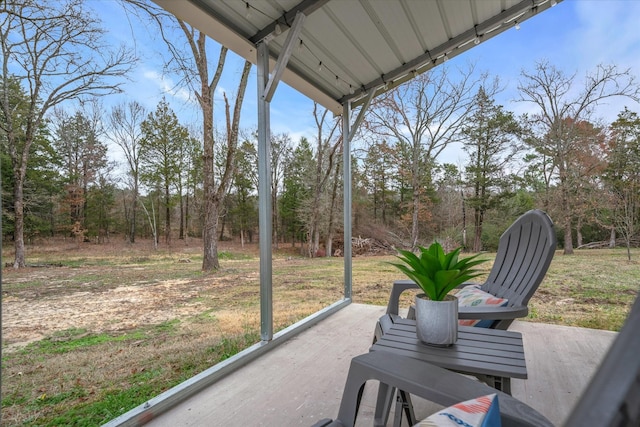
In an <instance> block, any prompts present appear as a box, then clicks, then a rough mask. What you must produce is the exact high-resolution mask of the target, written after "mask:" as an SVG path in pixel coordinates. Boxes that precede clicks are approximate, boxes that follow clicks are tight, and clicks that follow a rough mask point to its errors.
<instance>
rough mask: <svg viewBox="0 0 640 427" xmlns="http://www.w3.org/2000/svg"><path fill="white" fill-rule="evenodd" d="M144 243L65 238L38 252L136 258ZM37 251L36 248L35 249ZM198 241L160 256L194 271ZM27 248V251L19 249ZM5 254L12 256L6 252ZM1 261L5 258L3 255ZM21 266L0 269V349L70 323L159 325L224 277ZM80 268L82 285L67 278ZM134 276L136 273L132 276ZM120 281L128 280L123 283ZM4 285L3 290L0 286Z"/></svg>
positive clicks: (146, 269)
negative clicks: (78, 242)
mask: <svg viewBox="0 0 640 427" xmlns="http://www.w3.org/2000/svg"><path fill="white" fill-rule="evenodd" d="M147 246H149V243H148V242H146V243H141V244H136V248H132V247H131V245H127V244H126V243H112V244H109V245H108V246H107V245H93V244H83V245H82V247H81V248H78V247H77V245H75V244H73V243H71V244H70V243H66V244H65V243H62V244H58V245H57V246H56V245H53V244H52V245H50V246H47V247H46V248H45V252H46V255H43V258H45V257H46V258H48V259H51V258H55V253H56V252H64V255H63V256H64V257H65V258H69V257H73V256H74V255H82V256H84V257H86V259H91V258H92V257H110V256H122V254H123V253H126V254H127V256H128V257H129V258H130V259H131V260H132V262H134V261H135V260H136V258H139V259H141V260H144V259H145V257H146V256H147V255H146V254H149V253H150V252H149V251H148V248H147ZM231 249H233V251H234V252H238V251H240V252H246V253H254V252H256V250H257V249H256V247H255V245H252V246H251V247H245V248H242V247H240V245H234V247H233V248H232V247H231V245H224V246H222V247H221V251H225V250H231ZM39 250H40V251H42V248H40V249H39ZM200 250H201V249H200V248H199V242H192V243H191V244H190V245H189V246H184V245H181V246H180V247H178V248H177V249H176V248H175V247H174V248H172V249H171V251H169V252H168V253H166V254H165V255H163V256H168V257H171V258H172V259H174V260H175V262H176V263H184V264H185V269H189V270H191V271H193V270H199V269H200V263H199V262H200V261H191V258H193V257H195V256H199V255H200V254H199V252H200ZM27 253H28V254H29V251H27ZM11 259H12V258H11ZM4 261H5V262H9V259H8V257H7V256H6V255H5V257H4ZM30 262H31V264H30V265H31V266H30V267H28V268H27V269H26V270H20V271H15V270H14V269H13V268H5V269H4V270H3V282H4V283H5V285H4V286H3V292H2V341H3V343H4V344H5V347H4V349H5V350H11V349H12V348H15V347H22V346H24V345H26V344H28V343H29V342H32V341H37V340H40V339H43V338H45V337H47V336H51V335H52V334H53V333H55V332H57V331H63V330H67V329H71V328H77V329H86V330H88V331H92V332H118V331H126V330H132V329H135V328H138V327H140V326H141V325H149V324H159V323H162V322H164V321H168V320H171V319H176V318H184V317H188V316H192V315H196V314H198V313H199V312H201V311H202V307H201V305H202V304H203V303H202V302H201V301H198V300H197V297H198V296H199V295H203V294H210V293H211V292H212V291H214V290H215V288H217V287H219V286H221V285H224V282H226V281H227V280H228V279H225V278H224V277H223V278H220V279H217V278H212V277H202V278H199V279H198V278H195V279H194V278H191V279H168V280H157V279H151V278H150V276H149V275H150V270H151V269H153V267H152V266H136V265H135V264H132V265H131V266H124V267H121V268H119V269H118V271H112V267H104V266H99V265H91V263H89V266H86V265H83V266H81V267H75V266H74V267H69V266H61V265H51V264H37V263H38V261H37V260H36V261H35V262H36V265H34V264H33V260H32V261H29V255H27V263H30ZM78 275H81V276H82V277H87V278H89V281H88V282H86V283H83V284H82V286H77V285H69V284H70V283H72V280H73V279H74V278H75V277H76V276H78ZM105 276H106V277H110V278H111V280H107V281H100V282H92V281H91V278H94V277H105ZM136 278H137V279H138V280H136ZM33 281H39V282H41V285H40V286H37V287H34V286H30V287H26V288H21V287H20V283H21V282H24V283H26V282H33ZM123 282H126V283H128V284H123ZM7 289H9V290H7Z"/></svg>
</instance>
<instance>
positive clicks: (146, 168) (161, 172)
mask: <svg viewBox="0 0 640 427" xmlns="http://www.w3.org/2000/svg"><path fill="white" fill-rule="evenodd" d="M141 127H142V134H143V138H142V142H141V147H140V148H141V156H140V157H141V159H142V163H141V166H142V174H141V178H142V181H143V182H145V183H146V184H147V186H149V187H150V188H157V189H160V190H161V194H162V197H163V200H162V203H163V205H164V238H165V243H167V244H169V243H170V242H171V210H172V208H173V200H172V190H175V189H176V187H177V185H178V180H179V175H180V172H181V171H180V165H181V161H180V155H181V153H182V151H181V150H182V145H183V144H186V143H187V140H188V139H189V132H188V131H187V129H186V128H185V127H184V126H182V125H181V124H180V123H179V122H178V118H177V117H176V115H175V113H174V112H173V110H172V109H171V108H170V107H169V104H168V103H167V101H166V100H165V99H164V98H163V99H162V100H161V101H160V102H159V103H158V107H157V108H156V111H155V112H152V113H149V115H148V117H147V119H146V120H145V121H144V122H142V125H141Z"/></svg>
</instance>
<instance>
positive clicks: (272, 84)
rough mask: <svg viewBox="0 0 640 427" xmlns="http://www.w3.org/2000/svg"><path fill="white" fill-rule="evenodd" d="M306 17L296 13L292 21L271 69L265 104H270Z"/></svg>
mask: <svg viewBox="0 0 640 427" xmlns="http://www.w3.org/2000/svg"><path fill="white" fill-rule="evenodd" d="M305 18H306V15H305V14H304V13H302V12H297V13H296V17H295V20H294V21H293V25H292V26H291V29H290V30H289V34H287V39H286V40H285V42H284V45H283V46H282V51H280V55H278V60H277V61H276V65H275V67H274V69H273V74H272V75H271V78H270V79H269V82H268V83H267V86H266V88H265V91H264V92H265V93H264V99H265V100H266V101H267V102H271V99H272V98H273V94H274V93H275V91H276V87H278V83H280V79H281V77H282V73H283V72H284V70H285V68H287V64H288V63H289V58H291V52H293V48H294V43H296V41H297V40H298V35H299V34H300V32H301V31H302V25H303V24H304V20H305Z"/></svg>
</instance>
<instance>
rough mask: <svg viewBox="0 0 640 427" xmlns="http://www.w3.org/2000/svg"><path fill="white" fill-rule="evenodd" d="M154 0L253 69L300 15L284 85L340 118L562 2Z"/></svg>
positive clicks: (275, 50)
mask: <svg viewBox="0 0 640 427" xmlns="http://www.w3.org/2000/svg"><path fill="white" fill-rule="evenodd" d="M154 1H155V2H156V3H158V4H159V5H160V6H162V7H163V8H165V9H167V10H168V11H170V12H172V13H174V14H175V15H176V16H178V17H179V18H181V19H183V20H184V21H186V22H188V23H189V24H191V25H193V26H194V27H196V28H198V29H199V30H200V31H202V32H204V33H205V34H207V35H208V36H210V37H211V38H213V39H214V40H216V41H218V42H219V43H220V44H222V45H225V46H227V47H228V48H229V49H231V50H232V51H234V52H236V53H237V54H239V55H240V56H242V57H243V58H245V59H247V60H249V61H251V62H253V63H255V61H256V49H255V46H256V43H257V42H259V41H261V40H267V41H268V45H269V52H270V55H271V56H272V58H274V62H275V58H277V56H278V55H279V54H280V52H281V51H282V49H283V44H284V42H285V38H286V34H287V30H288V29H289V28H290V27H291V25H292V23H293V20H294V18H295V15H296V12H298V11H300V12H302V13H304V14H305V16H306V20H305V22H304V25H303V28H302V32H301V33H300V37H299V38H298V40H296V42H295V43H296V44H295V46H296V48H295V49H294V51H293V53H292V55H291V58H290V60H289V63H288V65H287V70H286V71H285V73H284V75H283V81H285V82H286V83H287V84H289V85H290V86H292V87H294V88H295V89H297V90H299V91H300V92H302V93H304V94H305V95H307V96H309V97H310V98H312V99H313V100H315V101H317V102H319V103H320V104H322V105H323V106H325V107H327V108H329V109H331V110H332V111H333V112H335V113H340V111H341V108H342V107H341V105H342V104H343V103H344V102H345V101H347V100H352V101H353V105H354V106H355V105H357V104H358V100H360V99H362V98H363V97H364V96H365V94H366V93H367V92H368V91H369V90H375V91H376V92H377V94H378V93H381V92H383V91H384V90H386V89H389V88H391V87H394V86H397V85H398V84H400V83H402V82H404V81H406V80H408V79H410V78H411V77H412V76H413V75H415V74H416V73H422V72H424V71H427V70H428V69H430V68H433V67H434V66H436V65H438V64H440V63H442V62H443V61H445V60H446V59H448V58H451V57H453V56H455V55H458V54H460V53H462V52H464V51H466V50H468V49H469V48H471V47H473V46H474V45H475V44H477V43H478V42H484V41H486V40H487V39H489V38H491V37H493V36H495V35H497V34H499V33H501V32H503V31H504V30H506V29H508V28H511V27H512V26H514V25H515V24H516V22H522V21H524V20H526V19H528V18H530V17H532V16H534V15H536V14H537V13H540V12H542V11H544V10H546V9H548V8H550V7H552V6H553V5H555V4H556V2H557V1H561V0H524V1H523V0H302V1H301V0H183V1H176V0H154ZM445 55H446V57H445Z"/></svg>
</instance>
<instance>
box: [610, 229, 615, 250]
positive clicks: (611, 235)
mask: <svg viewBox="0 0 640 427" xmlns="http://www.w3.org/2000/svg"><path fill="white" fill-rule="evenodd" d="M609 247H610V248H611V249H613V248H615V247H616V227H611V233H610V234H609Z"/></svg>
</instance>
